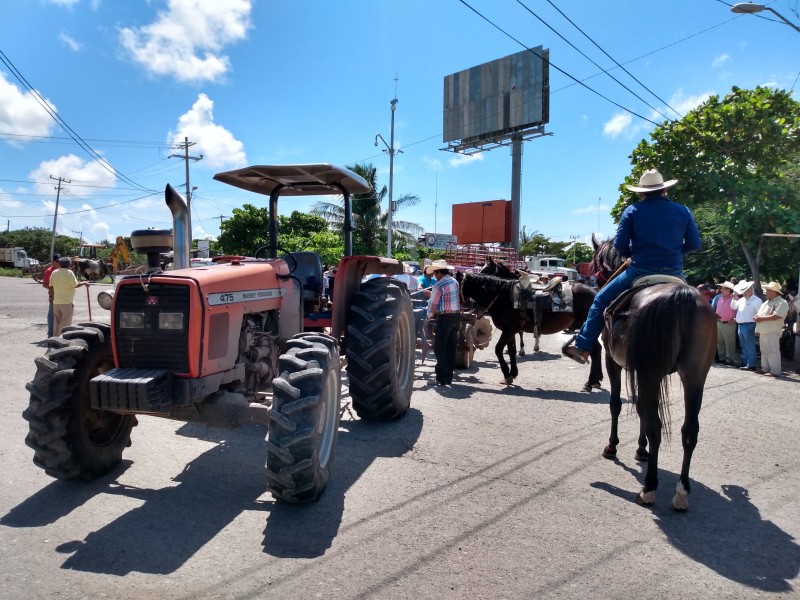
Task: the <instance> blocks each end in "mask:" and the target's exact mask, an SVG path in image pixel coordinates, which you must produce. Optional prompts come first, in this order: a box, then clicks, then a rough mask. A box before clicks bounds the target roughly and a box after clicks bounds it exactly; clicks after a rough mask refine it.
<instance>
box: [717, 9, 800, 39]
mask: <svg viewBox="0 0 800 600" xmlns="http://www.w3.org/2000/svg"><path fill="white" fill-rule="evenodd" d="M765 10H768V11H769V12H771V13H772V14H773V15H775V16H776V17H778V18H779V19H780V20H781V21H783V22H784V23H786V24H787V25H788V26H789V27H791V28H792V29H794V30H795V31H797V32H800V27H798V26H797V25H795V24H794V23H792V22H791V21H790V20H789V19H787V18H786V17H784V16H783V15H782V14H781V13H779V12H778V11H777V10H774V9H772V8H770V7H769V6H764V5H763V4H753V3H752V2H739V3H737V4H734V5H733V6H731V12H734V13H738V14H744V15H753V14H755V13H760V12H762V11H765Z"/></svg>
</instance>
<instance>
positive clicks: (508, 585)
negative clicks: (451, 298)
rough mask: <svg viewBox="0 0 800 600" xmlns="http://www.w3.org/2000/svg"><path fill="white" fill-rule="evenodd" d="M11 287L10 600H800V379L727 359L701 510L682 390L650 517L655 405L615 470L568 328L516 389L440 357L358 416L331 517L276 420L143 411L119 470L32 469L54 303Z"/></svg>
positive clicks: (3, 589)
mask: <svg viewBox="0 0 800 600" xmlns="http://www.w3.org/2000/svg"><path fill="white" fill-rule="evenodd" d="M102 287H104V286H97V285H95V286H93V287H92V291H91V293H92V297H94V296H96V293H97V291H98V289H100V288H102ZM106 287H107V286H106ZM0 291H2V302H0V337H1V338H2V339H3V340H4V342H5V343H4V350H3V352H2V359H1V360H2V362H0V364H2V366H3V368H2V370H0V396H1V397H2V399H3V402H2V403H0V464H2V473H0V557H2V558H0V598H3V599H18V598H19V599H29V598H59V599H67V598H93V599H95V598H97V599H103V598H114V599H118V598H137V599H138V598H146V599H150V598H158V599H159V600H167V599H178V598H185V599H196V598H231V599H234V598H235V599H245V598H316V597H320V598H334V599H335V598H377V599H384V598H388V599H394V598H458V599H462V598H464V599H472V598H491V599H497V598H604V599H609V598H689V599H691V598H712V597H713V598H789V597H798V596H799V595H800V592H798V585H799V584H800V582H799V581H798V571H799V570H800V546H798V544H797V542H796V540H797V538H798V537H799V536H800V510H798V501H797V497H798V492H799V491H800V481H799V480H798V467H800V451H799V450H800V394H799V393H798V392H800V387H798V384H800V380H799V379H797V378H794V377H793V378H786V379H780V380H778V379H772V380H771V379H769V378H764V377H762V376H759V375H756V374H754V373H749V372H741V371H739V370H736V369H732V368H727V367H716V366H715V367H714V368H712V371H711V373H710V375H709V379H708V383H707V387H706V394H705V398H704V400H705V401H704V406H703V410H702V412H701V414H700V421H701V429H700V441H699V444H698V446H697V449H696V451H695V455H694V461H693V465H692V472H691V475H692V482H693V483H692V493H691V495H690V498H689V502H690V508H689V511H688V512H687V513H676V512H674V511H673V510H672V509H671V508H670V500H671V497H672V495H673V493H674V489H675V485H676V483H677V473H678V471H679V469H680V462H681V458H682V451H681V445H680V440H679V437H678V436H679V433H678V432H679V430H680V424H681V420H682V417H683V410H682V404H681V402H680V400H679V399H678V396H679V394H680V391H681V387H680V382H679V381H678V380H677V379H675V380H674V381H673V397H674V398H676V401H675V402H674V404H673V408H672V419H673V422H672V427H673V431H674V432H675V437H674V439H673V440H672V442H671V443H670V444H666V445H665V446H663V447H662V452H661V463H660V465H659V466H660V467H661V472H660V477H661V479H660V481H661V487H660V488H659V491H658V495H657V501H656V505H655V506H654V507H652V508H645V507H641V506H638V505H636V504H635V503H634V502H633V501H632V499H633V496H634V493H635V492H636V491H637V490H638V489H639V487H640V483H639V482H640V481H641V479H642V476H641V466H640V465H639V464H638V463H636V462H635V461H634V460H633V453H634V450H635V445H636V444H635V442H636V434H637V431H638V425H637V421H636V417H635V413H631V412H630V411H629V409H628V408H627V407H624V408H623V415H622V419H621V432H620V437H621V439H622V444H621V446H620V449H619V460H618V461H609V460H606V459H603V458H601V456H600V451H601V450H602V447H603V446H604V444H605V442H606V440H607V438H608V427H609V419H608V404H607V403H608V390H607V388H606V389H604V390H602V391H597V392H594V393H591V394H586V393H581V392H579V391H578V390H579V389H580V386H581V384H582V383H583V381H584V380H585V377H586V368H585V367H582V366H579V365H576V364H575V363H573V362H572V361H569V360H567V359H565V358H561V357H559V355H558V347H559V346H560V344H561V342H562V336H560V335H557V336H549V337H547V338H543V350H542V352H540V353H539V354H538V355H536V356H527V357H525V358H523V359H521V362H520V372H521V376H520V377H519V379H518V380H517V382H516V385H514V386H511V387H506V386H503V385H501V384H500V383H499V382H500V379H501V377H500V371H499V368H498V367H497V362H496V358H495V357H494V354H493V352H492V351H491V350H484V351H481V352H479V353H478V354H476V358H477V361H476V364H475V365H474V366H473V367H472V368H471V369H469V370H467V371H461V372H459V373H458V375H457V381H456V382H455V383H454V385H453V386H452V387H451V388H433V387H430V386H428V385H427V384H426V380H427V379H428V378H429V377H430V376H431V374H432V371H433V368H432V365H431V364H430V363H429V364H426V365H423V366H421V367H419V368H418V378H419V379H418V381H417V382H416V384H415V392H414V395H413V398H412V409H411V410H410V411H409V412H408V414H407V415H406V417H405V418H404V419H402V420H400V421H397V422H394V423H389V424H382V425H375V424H368V423H363V422H361V421H359V420H358V419H357V418H355V417H354V416H352V415H349V414H345V417H344V420H343V421H342V427H341V431H340V434H339V441H338V446H337V449H336V457H335V464H334V469H333V475H332V477H331V481H330V484H329V486H328V489H327V491H326V492H325V494H324V496H323V497H322V499H321V500H320V501H319V502H318V503H316V504H314V505H311V506H300V507H298V506H287V505H283V504H280V503H275V502H274V501H273V500H272V498H271V497H270V496H269V494H267V493H266V492H265V477H264V472H263V463H264V461H265V457H266V453H265V450H264V445H263V442H262V440H263V437H264V434H265V429H264V428H263V427H257V426H248V427H244V428H241V429H236V430H218V429H206V428H204V427H200V426H195V425H186V424H182V423H178V422H170V421H166V420H161V419H157V418H152V417H140V418H139V422H140V424H139V426H138V427H137V428H136V429H135V430H134V431H133V445H132V447H130V448H129V449H127V450H126V452H125V454H124V459H123V464H122V466H121V467H120V468H119V469H118V470H117V471H116V472H114V473H112V474H110V475H108V476H107V477H105V478H104V479H102V480H99V481H95V482H91V483H73V482H62V481H55V480H53V479H51V478H49V477H48V476H47V475H45V473H44V472H43V471H41V470H39V469H38V468H36V467H35V466H34V465H33V463H32V462H31V458H32V455H33V452H32V450H30V449H29V448H28V447H26V446H25V444H24V439H25V434H26V432H27V423H26V422H25V421H24V420H23V419H22V417H21V413H22V411H23V410H24V408H25V407H26V406H27V402H28V397H27V393H26V391H25V383H26V382H27V381H28V380H29V379H31V378H32V376H33V373H34V366H33V359H34V357H35V356H36V355H38V354H41V353H42V352H43V351H44V348H43V347H41V346H40V345H37V342H40V341H41V340H42V339H43V338H44V337H45V314H46V294H45V293H44V290H43V289H42V288H41V287H40V286H39V285H38V284H35V283H34V282H31V281H29V280H28V281H26V280H13V279H0ZM84 294H85V292H84V290H83V289H81V290H79V291H78V305H77V306H76V322H77V321H84V320H88V312H87V310H86V298H85V296H84ZM92 312H93V318H94V319H95V320H105V321H107V320H108V313H106V312H104V311H102V310H101V309H99V308H97V307H93V310H92ZM532 345H533V344H532V343H529V346H530V347H532Z"/></svg>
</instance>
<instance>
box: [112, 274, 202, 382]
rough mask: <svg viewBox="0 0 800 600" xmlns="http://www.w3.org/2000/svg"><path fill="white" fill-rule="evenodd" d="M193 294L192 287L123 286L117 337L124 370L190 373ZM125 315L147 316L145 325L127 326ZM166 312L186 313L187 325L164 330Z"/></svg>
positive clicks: (118, 300)
mask: <svg viewBox="0 0 800 600" xmlns="http://www.w3.org/2000/svg"><path fill="white" fill-rule="evenodd" d="M189 293H190V288H189V286H188V285H172V284H162V283H151V284H149V285H148V286H147V290H146V291H145V289H144V288H143V287H142V286H141V285H124V286H120V287H119V289H118V290H117V293H116V302H115V304H114V335H115V343H116V347H117V357H118V359H119V366H120V367H121V368H127V369H163V370H166V371H169V372H171V373H187V372H189ZM125 313H127V314H128V315H130V314H136V315H143V317H144V318H143V321H142V323H141V325H142V326H141V327H133V328H131V327H124V326H123V325H124V324H125V323H124V322H125V319H123V318H122V316H124V315H125ZM162 313H172V314H175V313H180V314H182V315H183V321H182V322H183V326H182V327H180V328H169V329H165V328H161V327H160V326H159V322H160V319H159V316H160V315H161V314H162ZM129 320H130V319H129Z"/></svg>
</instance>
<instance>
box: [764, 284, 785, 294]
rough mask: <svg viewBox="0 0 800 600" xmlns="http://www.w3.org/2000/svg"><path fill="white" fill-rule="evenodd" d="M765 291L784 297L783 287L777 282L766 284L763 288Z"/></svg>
mask: <svg viewBox="0 0 800 600" xmlns="http://www.w3.org/2000/svg"><path fill="white" fill-rule="evenodd" d="M761 287H762V288H764V290H769V291H771V292H775V293H776V294H780V295H781V296H783V292H782V291H781V286H780V284H779V283H778V282H777V281H770V282H769V283H765V284H763V285H762V286H761Z"/></svg>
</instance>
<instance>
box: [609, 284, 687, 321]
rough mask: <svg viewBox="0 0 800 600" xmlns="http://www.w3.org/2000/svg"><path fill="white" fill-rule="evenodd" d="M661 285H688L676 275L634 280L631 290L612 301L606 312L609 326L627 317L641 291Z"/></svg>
mask: <svg viewBox="0 0 800 600" xmlns="http://www.w3.org/2000/svg"><path fill="white" fill-rule="evenodd" d="M659 283H671V284H672V285H678V284H682V283H686V282H685V281H684V280H683V279H681V278H680V277H675V276H674V275H660V274H655V275H644V276H643V277H639V278H638V279H634V280H633V285H631V287H630V289H627V290H625V291H624V292H622V293H621V294H620V295H619V296H617V297H616V298H614V300H612V301H611V304H609V305H608V307H607V308H606V310H605V313H604V315H605V320H606V324H607V325H608V326H610V325H611V322H612V321H613V320H614V319H615V318H617V317H623V316H625V314H624V313H625V312H626V311H627V310H628V308H629V307H630V305H631V300H633V296H634V294H636V292H638V291H640V290H641V289H642V288H646V287H650V286H653V285H657V284H659Z"/></svg>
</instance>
